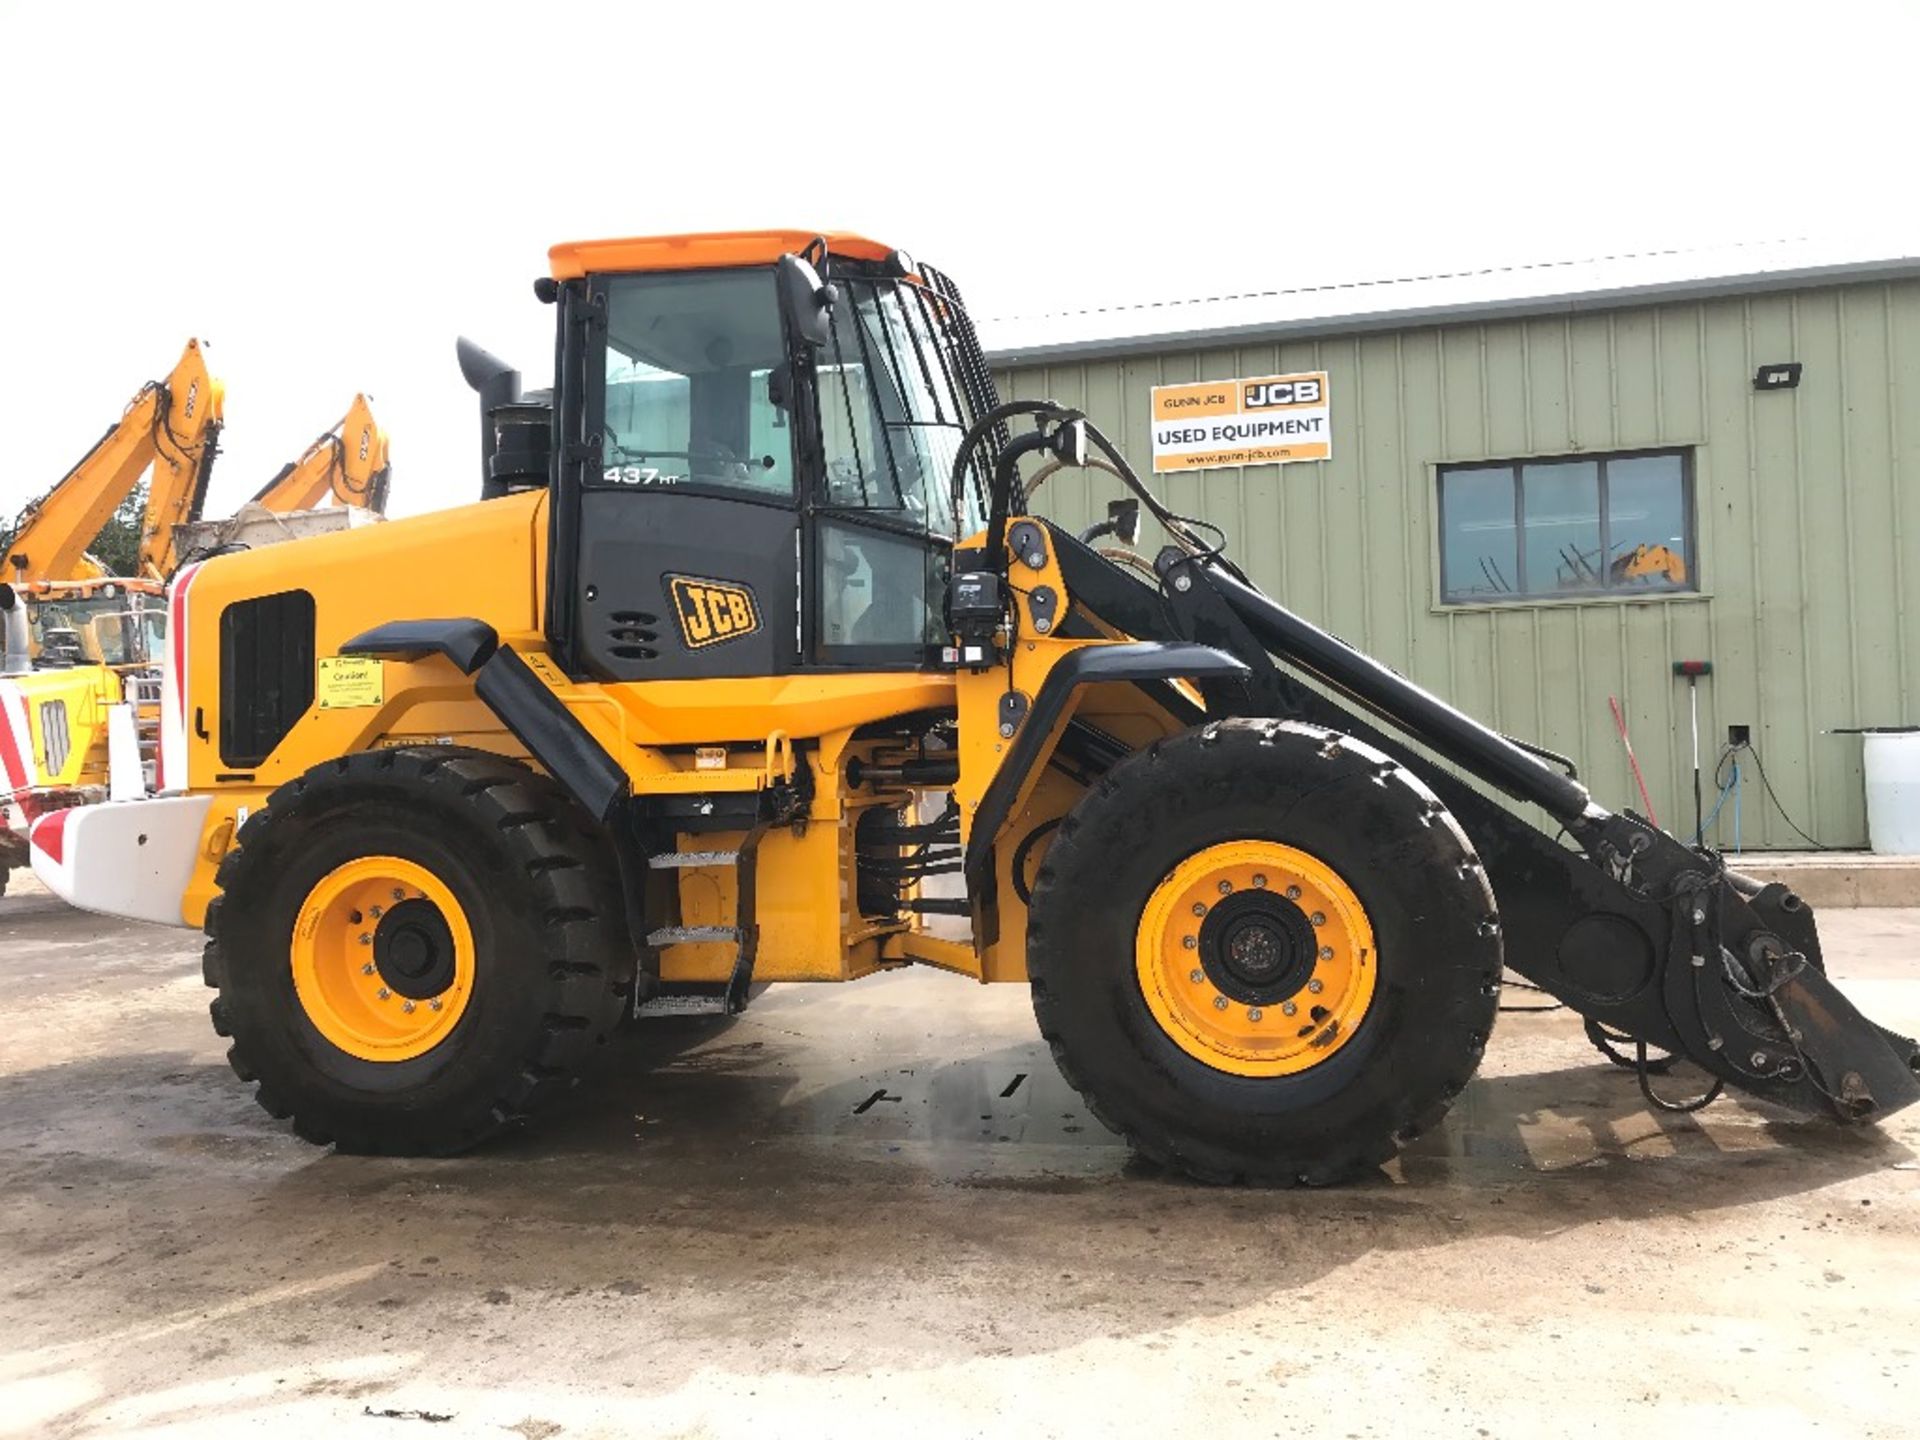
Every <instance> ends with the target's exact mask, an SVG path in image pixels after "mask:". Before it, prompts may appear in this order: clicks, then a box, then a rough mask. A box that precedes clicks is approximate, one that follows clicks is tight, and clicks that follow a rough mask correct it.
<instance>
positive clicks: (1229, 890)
mask: <svg viewBox="0 0 1920 1440" xmlns="http://www.w3.org/2000/svg"><path fill="white" fill-rule="evenodd" d="M1220 893H1221V894H1222V895H1231V894H1233V882H1232V881H1231V880H1222V881H1221V882H1220Z"/></svg>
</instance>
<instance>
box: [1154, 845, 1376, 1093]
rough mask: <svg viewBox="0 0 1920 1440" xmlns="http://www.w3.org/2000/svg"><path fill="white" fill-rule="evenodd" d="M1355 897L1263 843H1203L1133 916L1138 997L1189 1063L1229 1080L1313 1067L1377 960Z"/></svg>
mask: <svg viewBox="0 0 1920 1440" xmlns="http://www.w3.org/2000/svg"><path fill="white" fill-rule="evenodd" d="M1373 947H1374V942H1373V929H1372V926H1371V923H1370V922H1369V920H1368V918H1367V912H1366V908H1365V907H1364V906H1363V905H1362V904H1361V903H1360V898H1359V896H1358V895H1356V894H1355V893H1354V891H1353V889H1352V888H1351V887H1350V886H1348V885H1347V883H1346V881H1345V880H1343V879H1342V878H1341V877H1340V876H1339V874H1338V873H1336V872H1335V871H1334V870H1333V868H1332V867H1331V866H1329V865H1327V864H1326V863H1325V862H1324V861H1322V860H1320V859H1319V858H1318V857H1316V856H1313V855H1310V854H1308V853H1307V852H1306V851H1303V850H1297V849H1295V848H1293V847H1292V846H1289V845H1282V844H1280V843H1279V842H1277V841H1271V840H1230V841H1225V842H1223V843H1221V844H1217V845H1210V846H1207V847H1206V848H1205V849H1203V850H1199V851H1197V852H1195V853H1194V854H1192V855H1190V856H1188V857H1187V858H1186V859H1185V860H1183V861H1181V862H1180V863H1179V864H1178V865H1176V866H1174V868H1173V869H1172V870H1171V871H1170V872H1168V874H1167V875H1166V877H1165V878H1164V879H1162V880H1161V882H1160V884H1159V885H1158V886H1156V887H1155V889H1154V891H1153V893H1152V894H1151V895H1150V896H1148V898H1147V903H1146V904H1145V905H1144V906H1143V907H1142V908H1141V912H1140V920H1139V925H1138V929H1137V932H1136V939H1135V953H1134V959H1135V969H1136V972H1137V975H1138V978H1139V982H1140V993H1141V996H1142V998H1143V999H1145V1001H1146V1003H1147V1008H1148V1010H1149V1011H1150V1012H1151V1013H1152V1015H1153V1018H1154V1020H1155V1021H1156V1022H1157V1023H1158V1024H1159V1026H1160V1028H1161V1029H1162V1030H1163V1031H1164V1032H1165V1033H1166V1035H1167V1036H1168V1038H1169V1039H1171V1040H1172V1041H1173V1042H1174V1043H1175V1044H1176V1045H1178V1046H1179V1047H1180V1048H1181V1049H1182V1050H1184V1051H1186V1052H1187V1054H1189V1055H1191V1056H1193V1057H1194V1058H1195V1059H1196V1060H1199V1061H1201V1062H1202V1063H1204V1064H1206V1065H1209V1066H1211V1067H1212V1068H1214V1069H1216V1070H1222V1071H1225V1072H1227V1073H1228V1074H1233V1075H1248V1076H1272V1075H1291V1074H1297V1073H1299V1072H1301V1071H1304V1070H1308V1069H1311V1068H1312V1067H1314V1066H1316V1065H1319V1064H1323V1063H1325V1061H1326V1060H1327V1059H1328V1058H1329V1057H1330V1056H1332V1055H1333V1054H1335V1053H1336V1052H1337V1051H1339V1050H1340V1048H1341V1047H1342V1046H1344V1045H1345V1044H1347V1042H1348V1041H1349V1040H1350V1039H1351V1038H1352V1036H1353V1033H1354V1031H1355V1029H1356V1028H1358V1026H1359V1024H1360V1022H1361V1021H1362V1020H1363V1019H1364V1018H1365V1017H1366V1014H1367V1012H1368V1010H1369V1009H1370V1008H1371V1006H1372V1003H1373V995H1374V986H1375V978H1376V972H1377V969H1378V962H1377V957H1376V956H1375V953H1374V948H1373Z"/></svg>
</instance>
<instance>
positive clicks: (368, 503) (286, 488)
mask: <svg viewBox="0 0 1920 1440" xmlns="http://www.w3.org/2000/svg"><path fill="white" fill-rule="evenodd" d="M387 476H388V465H387V432H386V431H385V430H383V429H382V428H381V427H380V424H379V422H378V421H376V420H375V419H374V418H373V410H372V407H371V406H369V405H368V404H367V397H366V396H364V395H356V396H354V397H353V404H352V405H351V406H349V407H348V409H347V413H346V416H345V417H344V418H343V419H342V420H341V421H340V423H339V424H338V425H335V426H334V427H333V428H332V429H331V430H329V431H327V432H326V433H325V434H323V435H321V436H320V438H319V439H317V440H315V441H314V442H313V444H311V445H309V446H308V447H307V449H306V452H305V453H304V454H303V455H301V457H300V458H299V459H298V460H293V461H290V462H288V464H287V465H286V466H285V467H283V468H282V469H281V471H280V473H279V474H278V475H276V476H274V477H273V479H271V480H269V481H268V482H267V483H266V485H265V486H263V487H262V488H261V490H260V493H259V494H258V495H255V496H254V497H253V501H254V503H255V504H256V505H264V506H265V507H266V508H267V509H269V510H271V511H273V512H275V513H276V514H281V515H284V514H286V513H288V512H289V511H293V510H311V509H314V508H315V507H317V506H318V505H320V504H321V503H323V502H324V501H325V500H326V498H327V497H328V496H329V495H331V496H332V497H333V499H334V501H335V502H336V503H337V504H340V505H348V506H360V507H362V508H364V509H368V510H371V511H373V513H374V514H376V515H380V514H384V513H385V512H386V508H387Z"/></svg>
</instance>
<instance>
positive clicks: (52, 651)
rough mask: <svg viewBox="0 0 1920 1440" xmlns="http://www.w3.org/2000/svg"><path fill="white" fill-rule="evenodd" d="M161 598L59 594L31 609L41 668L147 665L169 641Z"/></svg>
mask: <svg viewBox="0 0 1920 1440" xmlns="http://www.w3.org/2000/svg"><path fill="white" fill-rule="evenodd" d="M166 616H167V612H166V607H165V605H164V603H163V602H162V601H161V600H160V599H159V597H157V596H147V595H140V594H128V593H126V592H124V591H122V592H120V593H117V594H114V595H101V594H92V595H80V594H76V595H61V594H54V595H49V596H46V597H44V598H40V599H30V600H29V601H28V603H27V636H28V641H29V644H30V647H31V653H32V655H33V657H34V659H35V660H36V661H37V662H39V663H40V664H42V665H84V664H93V665H114V666H131V665H145V664H148V663H150V662H151V661H152V660H153V659H155V658H157V657H158V656H159V654H160V652H161V649H162V647H163V645H164V642H165V638H166Z"/></svg>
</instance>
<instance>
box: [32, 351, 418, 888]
mask: <svg viewBox="0 0 1920 1440" xmlns="http://www.w3.org/2000/svg"><path fill="white" fill-rule="evenodd" d="M224 402H225V387H224V386H223V385H222V384H221V382H220V381H219V380H217V379H215V378H214V377H213V376H211V375H210V374H209V373H208V370H207V366H206V361H205V355H204V347H203V345H202V342H200V341H199V340H189V341H188V342H187V346H186V349H185V350H184V351H183V352H182V354H181V357H180V361H179V363H178V364H176V365H175V366H174V368H173V370H172V371H171V372H170V373H169V374H168V376H167V377H166V378H165V379H164V380H155V381H151V382H149V383H148V384H146V385H144V386H142V387H141V389H140V391H139V392H138V393H137V394H136V395H135V396H134V398H133V399H132V400H131V401H130V402H129V403H128V405H127V407H126V410H125V412H124V413H123V414H122V416H121V418H120V420H119V421H118V423H116V424H115V425H114V426H113V427H111V428H110V429H109V430H108V431H107V433H106V434H105V435H103V436H102V437H101V438H100V440H99V441H97V442H96V443H95V444H94V446H93V447H92V448H91V449H90V450H89V451H88V452H87V453H86V455H84V456H83V457H82V458H81V460H80V462H79V463H78V464H77V465H75V466H74V467H73V468H72V469H71V470H69V471H68V472H67V474H66V475H65V476H63V477H62V478H61V480H60V482H59V483H58V484H56V485H55V486H53V488H52V489H51V490H49V491H48V492H47V493H46V494H45V495H43V496H41V497H40V498H39V499H38V500H37V501H35V502H34V503H33V504H32V505H30V506H29V507H28V508H27V509H26V511H25V512H24V513H23V514H22V515H21V517H20V519H19V521H18V522H17V524H16V525H15V527H14V533H13V537H12V539H11V541H10V542H9V543H8V544H7V547H6V551H5V558H4V561H0V591H4V596H0V610H3V611H4V613H5V614H6V615H7V616H8V617H9V619H10V621H11V623H12V624H13V627H14V628H13V630H12V631H10V633H9V639H10V640H11V641H12V642H13V643H12V644H11V645H10V646H9V647H8V649H7V650H6V652H5V665H4V668H3V669H0V675H4V677H5V678H0V820H4V822H5V823H4V829H3V830H0V891H4V889H5V881H6V871H7V870H8V869H10V868H12V867H14V866H17V865H23V864H25V863H26V835H27V829H28V827H29V826H30V824H31V823H32V821H33V819H34V818H35V817H36V816H38V815H40V814H43V813H45V812H46V811H48V810H50V809H56V808H61V807H65V806H71V805H77V804H86V803H90V802H92V801H96V800H98V799H100V798H102V797H103V796H104V795H105V794H106V793H107V787H108V780H109V776H108V746H107V734H108V727H109V724H110V723H111V716H112V714H113V711H114V709H115V707H117V706H119V705H121V704H122V703H123V702H127V701H134V702H135V703H136V704H137V705H138V706H139V707H140V708H141V709H142V712H143V716H142V717H136V732H137V733H145V734H147V735H148V736H149V737H150V739H149V743H148V745H147V747H146V748H147V755H146V756H145V759H146V760H147V762H149V763H151V762H152V760H153V759H154V750H155V746H154V744H153V743H152V740H151V737H152V735H153V734H154V733H155V731H156V729H157V725H156V723H155V722H156V720H157V709H156V702H157V695H158V690H157V667H158V664H159V660H160V656H161V653H162V650H163V648H164V641H165V635H166V600H165V582H166V580H167V578H168V577H170V576H171V575H172V573H173V571H174V570H175V569H176V568H177V560H178V557H177V556H176V553H175V541H174V535H175V527H176V526H179V525H182V524H187V523H190V522H192V521H195V520H198V519H199V518H200V514H201V511H202V509H203V508H204V506H205V502H206V493H207V483H208V480H209V477H210V475H211V472H212V468H213V460H214V457H215V455H216V453H217V450H218V441H219V435H220V430H221V426H222V424H223V409H224ZM387 452H388V442H387V435H386V432H385V431H384V430H383V429H381V428H380V426H379V424H378V423H377V422H376V421H375V419H374V417H373V412H372V410H371V408H370V407H369V405H368V403H367V399H366V397H365V396H364V395H356V396H355V397H354V400H353V404H352V406H351V407H350V408H349V410H348V412H347V415H346V417H345V418H344V419H343V420H342V421H341V422H340V423H339V424H338V425H336V426H335V427H334V428H333V429H332V430H330V431H328V432H326V433H325V434H324V435H322V436H321V437H320V438H319V439H318V440H316V441H315V442H314V443H313V444H312V445H310V446H308V447H307V450H306V451H305V453H303V454H302V455H301V456H300V458H299V459H298V460H295V461H292V462H290V463H289V464H287V465H286V466H284V467H282V469H281V471H280V473H279V474H278V475H276V476H275V477H274V478H273V480H272V481H270V482H268V484H267V485H266V486H265V487H264V488H263V489H262V490H261V491H260V493H259V494H258V496H256V497H255V498H256V503H258V504H260V505H262V506H264V507H265V508H266V509H268V510H270V511H273V512H275V513H277V514H286V513H290V512H293V511H297V510H303V509H309V508H312V507H314V506H315V505H318V504H319V503H320V502H321V501H323V500H325V499H326V498H327V497H328V496H329V495H330V496H331V497H332V498H333V500H334V501H335V502H336V503H338V504H340V505H343V506H353V507H362V508H369V509H372V510H373V511H375V512H376V513H380V512H381V511H383V510H384V507H385V504H386V492H387V483H388V475H389V466H388V459H387ZM142 475H150V479H149V482H148V488H147V495H146V499H145V502H144V505H143V508H142V518H141V528H140V538H139V550H138V559H137V562H136V572H137V573H135V574H134V575H132V576H117V575H113V574H111V573H109V571H108V569H107V567H106V566H105V565H104V564H103V563H102V562H101V561H100V560H99V559H98V558H97V557H95V556H94V555H92V554H91V553H90V551H89V547H90V546H91V545H92V544H93V543H94V541H95V538H96V537H97V536H98V535H99V533H100V530H101V528H102V527H103V526H104V525H105V524H106V523H107V521H108V520H109V519H110V518H111V517H112V515H113V513H114V511H115V510H117V509H118V508H119V507H120V506H121V504H123V503H124V502H125V500H126V498H127V496H129V495H130V494H132V493H133V492H134V489H135V487H136V486H137V485H138V484H139V483H140V479H141V477H142ZM139 718H144V719H145V721H146V723H145V724H144V725H140V724H138V719H139Z"/></svg>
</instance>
